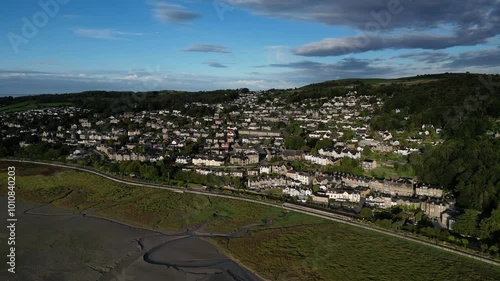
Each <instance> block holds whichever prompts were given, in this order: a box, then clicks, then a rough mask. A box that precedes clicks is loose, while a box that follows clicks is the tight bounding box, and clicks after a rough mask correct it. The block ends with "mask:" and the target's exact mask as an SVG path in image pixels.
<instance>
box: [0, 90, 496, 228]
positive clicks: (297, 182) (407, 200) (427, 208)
mask: <svg viewBox="0 0 500 281" xmlns="http://www.w3.org/2000/svg"><path fill="white" fill-rule="evenodd" d="M382 105H383V101H382V100H381V99H380V98H377V97H376V96H369V95H360V94H358V93H357V92H356V91H355V90H352V91H350V92H349V93H348V94H347V95H343V96H336V97H333V98H317V99H316V98H315V99H313V98H312V99H305V100H302V101H300V102H296V103H288V102H287V101H285V100H283V97H282V96H281V95H278V94H275V93H273V92H272V91H268V92H265V93H264V92H250V91H242V92H241V93H239V95H238V97H237V98H236V99H234V100H232V101H230V102H226V103H201V102H193V103H189V104H185V106H184V109H180V110H148V111H133V110H130V111H126V112H122V113H116V114H107V115H106V114H104V115H103V114H97V113H92V112H91V111H90V110H88V109H81V108H79V107H75V106H62V107H55V108H45V109H31V110H27V111H22V112H13V113H1V114H2V116H1V119H2V122H3V125H4V126H5V127H7V128H8V130H3V131H2V134H3V135H2V137H4V138H10V137H14V136H17V135H26V134H28V135H30V137H28V138H25V139H24V140H22V141H20V142H19V144H18V145H19V147H20V149H21V150H22V149H25V150H26V151H29V147H30V146H32V145H34V144H35V143H37V142H42V143H46V144H51V145H64V147H68V148H69V149H68V151H66V152H67V154H68V155H67V156H64V157H65V158H66V159H65V160H67V161H70V162H71V161H74V162H77V161H82V159H94V160H96V161H101V162H103V163H107V164H108V165H111V168H110V171H111V172H113V173H120V174H122V175H127V176H132V177H143V178H146V179H147V178H153V179H154V178H162V179H165V180H173V179H174V176H173V175H172V173H173V172H172V171H168V172H165V171H162V170H161V168H157V167H158V165H155V163H157V164H158V163H168V165H170V166H175V167H176V169H177V171H178V172H177V174H178V175H179V174H182V175H183V178H182V177H181V176H178V178H177V179H184V180H185V181H186V182H192V183H203V184H204V185H223V186H224V187H227V188H243V189H248V190H252V191H257V192H262V193H265V194H273V195H279V196H285V197H290V198H292V199H293V200H295V201H297V202H302V203H307V204H318V205H321V206H327V207H329V208H335V209H340V210H345V211H350V212H359V211H360V210H361V209H362V208H374V209H390V208H393V207H395V206H400V207H402V208H405V209H411V210H418V209H420V210H422V211H423V212H424V213H425V215H427V216H428V217H429V218H430V219H432V221H433V222H434V223H435V224H436V225H437V226H439V227H442V228H447V229H451V228H452V225H453V222H454V219H455V214H456V212H455V209H454V203H455V200H454V198H453V196H452V195H451V194H450V193H447V192H446V191H445V190H443V188H442V187H439V186H433V185H430V184H426V183H424V182H420V181H419V180H418V179H417V178H416V177H415V176H414V174H413V171H412V169H411V167H410V166H409V164H408V158H409V157H411V155H412V154H415V153H416V154H418V153H419V150H420V148H421V147H422V146H423V145H431V146H435V145H438V144H440V143H441V142H442V139H441V137H440V133H441V128H436V127H434V126H433V125H430V124H429V125H423V126H422V127H421V129H420V130H417V131H414V132H408V131H394V130H374V129H372V128H371V127H370V120H371V118H372V115H373V113H374V111H375V110H376V109H377V108H379V107H381V106H382ZM394 113H395V114H399V115H400V118H402V119H404V118H408V117H407V116H405V115H404V114H403V113H402V112H401V111H400V110H396V111H395V112H394ZM42 119H46V120H50V122H49V123H47V124H46V125H42V126H40V123H39V122H38V121H37V120H42ZM68 121H70V122H68ZM496 137H498V136H496ZM30 139H31V140H30ZM58 156H60V155H59V154H57V153H56V154H55V156H54V157H58ZM138 163H139V164H138ZM141 165H143V166H144V165H145V167H141ZM151 167H155V169H156V170H155V169H152V168H151ZM148 168H149V169H148ZM200 178H201V179H200ZM203 178H215V179H219V181H207V180H203ZM220 179H224V180H220Z"/></svg>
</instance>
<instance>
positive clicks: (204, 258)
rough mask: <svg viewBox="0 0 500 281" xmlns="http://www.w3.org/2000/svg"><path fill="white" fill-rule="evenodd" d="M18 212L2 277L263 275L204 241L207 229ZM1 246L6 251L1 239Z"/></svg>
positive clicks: (111, 280) (50, 280) (106, 279)
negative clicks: (164, 229)
mask: <svg viewBox="0 0 500 281" xmlns="http://www.w3.org/2000/svg"><path fill="white" fill-rule="evenodd" d="M5 205H6V198H5V197H0V206H5ZM16 215H17V218H18V222H17V228H16V274H11V273H7V271H6V270H7V267H6V264H5V262H2V265H1V266H0V270H1V272H0V279H1V280H11V281H26V280H30V281H59V280H60V281H73V280H74V281H80V280H81V281H91V280H96V281H157V280H158V281H165V280H168V281H171V280H172V281H176V280H188V281H189V280H193V281H194V280H221V281H225V280H261V279H260V278H259V277H257V276H256V275H254V274H253V273H252V272H250V271H248V270H246V269H245V268H243V267H241V266H240V265H239V264H238V263H236V262H234V261H233V260H231V259H229V258H228V257H227V256H225V255H224V254H222V253H221V252H219V251H218V250H217V248H216V247H214V246H213V245H212V244H211V243H210V242H208V241H206V240H205V238H207V237H210V234H203V230H201V229H198V230H191V231H189V232H185V233H173V234H166V233H160V232H154V231H150V230H144V229H139V228H135V227H132V226H128V225H124V224H121V223H118V222H114V221H111V220H107V219H103V218H97V217H94V216H92V215H86V214H82V213H80V212H72V211H67V210H63V209H60V208H56V207H54V206H51V205H34V204H26V203H21V202H18V203H17V211H16ZM6 219H7V214H6V212H0V220H2V221H6ZM2 232H4V230H2ZM0 248H1V249H0V250H1V252H2V253H6V252H7V245H6V240H5V239H4V238H2V241H1V243H0ZM2 256H4V255H3V254H2ZM3 259H5V258H3ZM6 277H7V278H8V279H5V278H6Z"/></svg>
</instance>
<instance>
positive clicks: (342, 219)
mask: <svg viewBox="0 0 500 281" xmlns="http://www.w3.org/2000/svg"><path fill="white" fill-rule="evenodd" d="M0 161H7V162H19V163H32V164H39V165H47V166H53V167H61V168H69V169H74V170H79V171H83V172H88V173H92V174H95V175H98V176H101V177H104V178H107V179H109V180H112V181H115V182H119V183H123V184H128V185H133V186H140V187H150V188H156V189H163V190H168V191H172V192H177V193H193V194H199V195H205V196H213V197H221V198H228V199H234V200H240V201H246V202H250V203H255V204H261V205H266V206H271V207H276V208H283V209H286V210H291V211H295V212H299V213H303V214H307V215H312V216H316V217H320V218H323V219H327V220H331V221H335V222H339V223H344V224H349V225H352V226H355V227H360V228H363V229H367V230H371V231H375V232H378V233H382V234H386V235H390V236H393V237H398V238H401V239H405V240H409V241H412V242H415V243H419V244H423V245H426V246H430V247H434V248H437V249H440V250H444V251H448V252H451V253H455V254H458V255H462V256H466V257H469V258H472V259H475V260H479V261H482V262H486V263H489V264H492V265H496V266H500V262H499V261H497V260H494V259H490V258H487V257H483V256H480V255H476V254H473V253H469V252H466V251H463V250H460V249H456V248H453V247H450V246H445V245H441V244H435V243H432V242H429V241H426V240H422V239H419V238H416V237H414V236H410V235H404V234H400V233H396V232H393V231H389V230H386V229H382V228H378V227H373V226H370V225H366V224H363V223H359V222H356V221H353V220H352V218H350V217H348V216H343V215H339V214H335V213H331V212H326V211H322V210H317V209H314V208H309V207H305V206H301V205H295V204H290V203H284V204H278V203H271V202H265V201H261V200H255V199H249V198H244V197H240V196H236V195H228V194H219V193H213V192H208V191H206V192H204V191H197V190H192V189H186V188H180V187H175V186H169V185H162V184H154V183H145V182H137V181H132V180H126V179H121V178H117V177H114V176H112V175H109V174H106V173H103V172H101V171H97V170H94V169H90V168H84V167H81V166H75V165H67V164H56V163H48V162H40V161H31V160H15V159H0Z"/></svg>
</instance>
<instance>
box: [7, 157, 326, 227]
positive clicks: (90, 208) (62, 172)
mask: <svg viewBox="0 0 500 281" xmlns="http://www.w3.org/2000/svg"><path fill="white" fill-rule="evenodd" d="M15 166H16V168H17V174H16V175H17V177H16V181H17V182H16V183H17V194H18V196H19V197H20V198H22V199H24V200H25V201H28V202H34V203H49V202H53V203H52V204H53V205H55V206H58V207H61V208H65V209H72V210H80V211H87V212H92V213H94V214H97V215H100V216H104V217H108V218H112V219H117V220H120V221H123V222H126V223H128V224H132V225H136V226H140V227H145V228H148V229H158V230H163V231H182V230H185V229H187V228H189V227H193V226H197V225H200V224H202V223H207V225H206V226H205V230H207V231H215V232H231V231H236V230H238V229H240V228H242V227H244V226H247V225H251V224H263V223H264V222H265V221H266V220H272V221H273V225H281V226H286V225H290V224H297V223H321V220H317V219H314V218H312V217H310V216H306V215H302V214H297V213H287V212H284V211H283V210H281V209H279V208H271V207H266V206H263V205H255V204H251V203H248V202H242V201H236V200H227V199H223V198H216V197H208V196H203V195H195V194H189V193H185V194H180V193H174V192H170V191H165V190H158V189H153V188H140V187H132V186H128V185H124V184H119V183H116V182H113V181H110V180H106V179H103V178H101V177H99V176H96V175H92V174H88V173H84V172H78V171H74V170H66V169H59V168H54V167H49V166H34V165H29V164H23V165H20V164H17V163H16V165H15ZM6 167H7V166H6V163H0V169H1V171H3V173H2V174H1V175H0V179H1V180H2V182H6V172H5V171H6ZM5 193H6V190H5V189H3V190H2V191H1V192H0V194H5Z"/></svg>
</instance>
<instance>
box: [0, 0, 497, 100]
mask: <svg viewBox="0 0 500 281" xmlns="http://www.w3.org/2000/svg"><path fill="white" fill-rule="evenodd" d="M0 32H1V34H2V35H3V36H2V39H1V40H2V44H0V95H25V94H39V93H61V92H76V91H82V90H92V89H101V90H132V91H147V90H158V89H177V90H210V89H220V88H241V87H248V88H251V89H269V88H290V87H298V86H302V85H305V84H309V83H313V82H320V81H324V80H332V79H340V78H354V77H380V78H385V77H401V76H409V75H416V74H426V73H440V72H446V71H449V72H465V71H470V72H479V73H499V72H500V48H499V45H500V35H499V33H500V0H467V1H458V0H440V1H436V0H419V1H412V0H370V1H365V0H335V1H334V0H287V1H283V0H215V1H210V0H177V1H156V0H128V1H124V0H106V1H100V0H85V1H84V0H23V1H19V0H4V1H1V3H0Z"/></svg>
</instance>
